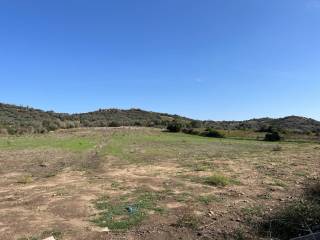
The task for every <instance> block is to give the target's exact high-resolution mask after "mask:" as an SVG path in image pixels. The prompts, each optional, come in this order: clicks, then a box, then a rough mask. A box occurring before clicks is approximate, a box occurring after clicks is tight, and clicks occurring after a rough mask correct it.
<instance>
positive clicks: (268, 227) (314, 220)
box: [261, 200, 320, 239]
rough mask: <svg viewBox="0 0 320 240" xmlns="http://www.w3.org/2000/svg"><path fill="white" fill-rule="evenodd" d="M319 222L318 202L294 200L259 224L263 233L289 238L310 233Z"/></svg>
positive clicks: (319, 205)
mask: <svg viewBox="0 0 320 240" xmlns="http://www.w3.org/2000/svg"><path fill="white" fill-rule="evenodd" d="M319 224H320V204H319V203H316V202H314V201H305V200H301V201H296V202H293V203H290V204H288V205H287V206H285V207H283V208H282V209H280V210H279V211H277V212H276V213H274V214H273V215H272V216H269V220H268V221H266V222H264V223H263V224H262V225H261V228H262V230H263V232H264V233H269V234H271V236H272V237H277V238H280V239H290V238H293V237H297V236H299V235H306V234H308V233H310V230H311V229H312V227H313V226H316V225H319Z"/></svg>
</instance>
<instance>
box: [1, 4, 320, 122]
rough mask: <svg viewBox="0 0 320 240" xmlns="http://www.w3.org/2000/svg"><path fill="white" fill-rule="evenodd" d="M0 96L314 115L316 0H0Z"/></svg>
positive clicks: (208, 113) (319, 32) (44, 105)
mask: <svg viewBox="0 0 320 240" xmlns="http://www.w3.org/2000/svg"><path fill="white" fill-rule="evenodd" d="M0 83H1V84H0V90H1V94H0V102H6V103H13V104H21V105H29V106H33V107H36V108H41V109H45V110H55V111H58V112H86V111H91V110H96V109H98V108H109V107H117V108H132V107H137V108H142V109H146V110H153V111H160V112H168V113H177V114H181V115H184V116H189V117H193V118H197V119H213V120H223V119H224V120H233V119H234V120H241V119H249V118H253V117H264V116H269V117H281V116H286V115H304V116H307V117H313V118H315V119H318V120H320V108H319V106H320V0H227V1H226V0H134V1H132V0H109V1H104V0H101V1H100V0H91V1H89V0H87V1H83V0H55V1H43V0H29V1H23V0H19V1H18V0H0Z"/></svg>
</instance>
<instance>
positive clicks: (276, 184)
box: [271, 179, 287, 188]
mask: <svg viewBox="0 0 320 240" xmlns="http://www.w3.org/2000/svg"><path fill="white" fill-rule="evenodd" d="M271 185H272V186H278V187H283V188H286V187H287V184H286V183H285V182H283V181H281V180H279V179H275V180H274V181H273V183H272V184H271Z"/></svg>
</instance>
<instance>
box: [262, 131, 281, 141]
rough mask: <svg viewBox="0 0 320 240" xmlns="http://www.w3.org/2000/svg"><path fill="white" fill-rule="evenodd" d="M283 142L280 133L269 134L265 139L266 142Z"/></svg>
mask: <svg viewBox="0 0 320 240" xmlns="http://www.w3.org/2000/svg"><path fill="white" fill-rule="evenodd" d="M280 140H281V136H280V134H279V133H278V132H272V133H267V134H266V135H265V137H264V141H269V142H277V141H280Z"/></svg>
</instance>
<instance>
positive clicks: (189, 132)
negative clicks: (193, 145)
mask: <svg viewBox="0 0 320 240" xmlns="http://www.w3.org/2000/svg"><path fill="white" fill-rule="evenodd" d="M182 132H183V133H185V134H192V135H199V134H200V132H199V131H197V130H194V129H193V128H183V129H182Z"/></svg>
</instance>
